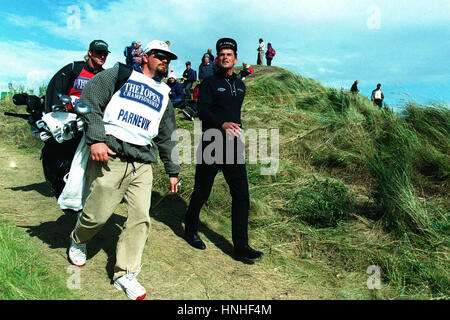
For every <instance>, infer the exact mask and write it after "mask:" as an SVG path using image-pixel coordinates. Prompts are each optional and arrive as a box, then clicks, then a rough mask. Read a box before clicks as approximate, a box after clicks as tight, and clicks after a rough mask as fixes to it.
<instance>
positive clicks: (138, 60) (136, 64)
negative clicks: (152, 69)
mask: <svg viewBox="0 0 450 320" xmlns="http://www.w3.org/2000/svg"><path fill="white" fill-rule="evenodd" d="M143 55H144V52H143V51H142V48H141V42H140V41H136V46H135V48H134V49H133V51H132V63H133V65H132V67H133V69H134V70H136V71H138V72H141V73H142V69H141V65H142V56H143Z"/></svg>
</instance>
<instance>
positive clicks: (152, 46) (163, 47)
mask: <svg viewBox="0 0 450 320" xmlns="http://www.w3.org/2000/svg"><path fill="white" fill-rule="evenodd" d="M151 50H157V51H161V52H164V53H166V54H167V55H168V56H169V57H170V59H171V60H177V59H178V57H177V55H176V54H175V53H173V52H172V51H170V49H169V46H168V45H167V43H166V42H165V41H161V40H153V41H150V42H149V43H147V45H146V46H145V49H144V53H145V54H148V53H149V52H150V51H151Z"/></svg>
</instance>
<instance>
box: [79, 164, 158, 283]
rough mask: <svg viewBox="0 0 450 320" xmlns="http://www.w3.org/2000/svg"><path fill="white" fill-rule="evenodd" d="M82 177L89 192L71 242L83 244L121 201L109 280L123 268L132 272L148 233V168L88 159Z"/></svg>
mask: <svg viewBox="0 0 450 320" xmlns="http://www.w3.org/2000/svg"><path fill="white" fill-rule="evenodd" d="M86 178H87V179H86V180H87V183H88V184H89V185H90V193H89V196H88V197H87V199H86V203H85V205H84V208H83V213H82V215H81V216H80V218H79V219H78V221H77V224H76V226H75V229H74V230H73V231H72V234H71V237H72V239H73V240H74V241H75V242H76V243H78V244H82V243H87V242H88V241H89V240H90V239H92V237H94V236H95V234H97V232H98V231H99V230H100V229H101V228H102V227H103V226H104V225H105V223H106V222H107V221H108V219H109V218H110V217H111V216H112V214H113V213H114V211H115V210H116V208H117V206H118V205H119V204H120V203H121V201H122V199H124V200H125V202H126V204H127V211H128V217H127V221H126V222H125V225H124V228H123V230H122V232H121V234H120V236H119V241H118V243H117V248H116V264H115V267H114V277H113V280H116V279H117V278H120V277H121V276H123V275H124V274H125V273H126V271H127V268H128V269H129V270H130V272H132V273H135V272H136V271H137V269H138V268H139V267H140V264H141V258H142V253H143V251H144V246H145V243H146V241H147V238H148V234H149V231H150V214H149V211H150V200H151V190H152V181H153V174H152V167H151V165H150V164H143V163H136V162H135V163H131V162H128V163H127V162H124V161H122V160H120V159H118V158H115V159H113V158H111V157H110V158H109V160H108V164H104V163H102V162H98V161H93V160H89V163H88V166H87V169H86Z"/></svg>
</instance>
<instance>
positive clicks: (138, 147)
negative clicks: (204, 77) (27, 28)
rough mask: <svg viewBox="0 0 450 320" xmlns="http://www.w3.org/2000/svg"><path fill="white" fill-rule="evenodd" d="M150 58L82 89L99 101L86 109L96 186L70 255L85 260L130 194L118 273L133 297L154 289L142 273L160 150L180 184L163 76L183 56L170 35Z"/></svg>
mask: <svg viewBox="0 0 450 320" xmlns="http://www.w3.org/2000/svg"><path fill="white" fill-rule="evenodd" d="M142 59H143V64H142V73H140V72H137V71H135V70H133V69H132V68H130V67H128V66H126V65H124V64H121V63H117V64H116V65H115V66H114V67H113V68H111V69H108V70H105V71H103V72H102V73H100V74H98V76H96V77H93V78H92V79H91V80H90V81H89V82H88V83H87V84H86V86H85V88H84V90H83V94H82V95H81V97H80V101H81V102H83V103H85V104H87V105H89V106H90V107H91V108H92V112H91V113H89V114H87V115H86V116H85V117H84V119H85V121H86V131H85V135H86V143H87V144H88V145H89V146H90V151H91V158H90V160H89V163H88V166H87V169H86V174H85V176H86V181H87V185H88V186H89V191H90V193H89V196H88V197H87V199H86V202H85V205H84V206H83V212H82V214H81V215H80V217H79V219H78V221H77V224H76V226H75V229H74V230H73V231H72V233H71V246H70V248H69V260H70V262H71V263H72V264H74V265H76V266H79V267H82V266H83V265H84V264H85V263H86V253H87V252H86V244H87V243H88V241H89V240H90V239H92V237H94V236H95V234H97V232H98V231H99V230H100V229H101V228H102V227H103V225H104V224H105V223H106V222H107V220H108V219H109V218H110V217H111V215H112V214H113V213H114V210H115V209H116V208H117V206H118V205H119V204H120V203H121V202H122V200H125V203H126V204H127V211H128V217H127V221H126V223H125V225H124V228H123V230H122V232H121V234H120V237H119V241H118V243H117V249H116V264H115V266H114V276H113V281H114V286H115V287H116V288H117V289H119V290H123V291H124V292H125V293H126V295H127V296H128V297H129V298H130V299H133V300H141V299H143V298H144V297H145V295H146V290H145V288H144V287H143V286H142V285H141V284H140V283H139V282H138V281H137V279H136V276H137V275H138V273H139V271H140V268H141V257H142V253H143V251H144V246H145V243H146V241H147V237H148V234H149V230H150V216H149V211H150V199H151V189H152V179H153V175H152V167H151V163H153V162H156V161H157V153H159V157H160V158H161V160H162V162H163V163H164V168H165V171H166V173H167V174H168V175H169V184H170V192H172V193H176V192H177V191H178V174H179V172H180V167H179V165H177V164H175V163H174V162H173V161H172V159H171V155H172V151H173V148H175V142H174V141H172V140H171V135H172V133H173V131H174V130H176V126H175V113H174V111H173V107H172V104H171V103H170V99H169V91H170V88H169V87H168V86H167V85H166V84H165V83H163V82H161V80H162V78H163V77H165V76H166V75H167V70H168V66H169V63H170V61H171V60H174V59H177V56H176V55H175V54H174V53H172V52H171V51H170V50H169V47H168V46H167V44H166V43H165V42H163V41H159V40H154V41H151V42H150V43H148V44H147V46H146V47H145V49H144V54H143V56H142Z"/></svg>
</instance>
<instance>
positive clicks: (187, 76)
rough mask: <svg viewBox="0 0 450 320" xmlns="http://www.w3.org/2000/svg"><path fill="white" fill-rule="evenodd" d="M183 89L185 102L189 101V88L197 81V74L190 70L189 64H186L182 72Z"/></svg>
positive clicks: (188, 62)
mask: <svg viewBox="0 0 450 320" xmlns="http://www.w3.org/2000/svg"><path fill="white" fill-rule="evenodd" d="M183 80H184V82H183V89H184V92H185V98H186V99H187V100H190V99H191V88H192V84H193V83H194V82H195V81H197V72H195V70H193V69H192V68H191V62H190V61H187V62H186V70H184V72H183Z"/></svg>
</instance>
